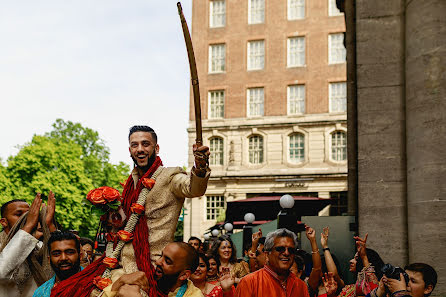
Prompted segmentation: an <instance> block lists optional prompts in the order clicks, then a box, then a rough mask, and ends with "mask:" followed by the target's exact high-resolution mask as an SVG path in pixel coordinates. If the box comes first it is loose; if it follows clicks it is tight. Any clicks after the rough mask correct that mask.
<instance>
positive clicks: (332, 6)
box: [328, 0, 342, 16]
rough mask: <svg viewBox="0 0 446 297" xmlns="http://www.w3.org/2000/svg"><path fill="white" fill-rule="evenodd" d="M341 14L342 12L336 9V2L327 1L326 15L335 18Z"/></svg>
mask: <svg viewBox="0 0 446 297" xmlns="http://www.w3.org/2000/svg"><path fill="white" fill-rule="evenodd" d="M341 14H342V12H341V11H340V10H339V9H338V8H337V7H336V0H328V15H329V16H337V15H341Z"/></svg>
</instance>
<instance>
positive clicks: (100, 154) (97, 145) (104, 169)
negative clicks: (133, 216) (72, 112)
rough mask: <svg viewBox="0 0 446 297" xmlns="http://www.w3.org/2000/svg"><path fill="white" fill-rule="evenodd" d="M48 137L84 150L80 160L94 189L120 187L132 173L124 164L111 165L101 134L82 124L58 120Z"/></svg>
mask: <svg viewBox="0 0 446 297" xmlns="http://www.w3.org/2000/svg"><path fill="white" fill-rule="evenodd" d="M46 136H48V137H50V138H52V139H57V140H58V141H61V142H65V143H71V142H74V143H76V144H78V145H79V146H80V147H81V148H82V154H81V156H80V158H81V160H82V162H83V164H84V169H85V174H86V175H87V176H88V177H89V178H91V180H92V182H93V186H94V187H101V186H110V187H115V188H116V187H119V183H120V182H123V181H124V180H125V178H126V177H127V175H128V173H129V171H130V169H129V166H128V165H127V164H125V163H123V162H120V163H119V164H118V165H113V164H110V163H109V156H110V151H109V149H108V147H107V146H106V145H105V143H104V141H103V140H102V139H101V138H100V137H99V133H98V132H96V131H94V130H92V129H90V128H87V127H83V126H82V125H81V124H80V123H73V122H71V121H64V120H62V119H57V120H56V122H55V123H54V124H53V130H52V131H51V132H49V133H47V134H46Z"/></svg>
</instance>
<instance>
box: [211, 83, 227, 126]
mask: <svg viewBox="0 0 446 297" xmlns="http://www.w3.org/2000/svg"><path fill="white" fill-rule="evenodd" d="M213 93H222V94H223V98H222V99H221V100H222V101H223V103H221V104H219V105H221V107H220V108H221V115H219V116H214V115H213V112H212V107H216V105H213V104H212V94H213ZM225 97H226V92H225V90H209V91H208V119H209V120H219V119H224V118H225V100H226V98H225ZM219 100H220V99H219Z"/></svg>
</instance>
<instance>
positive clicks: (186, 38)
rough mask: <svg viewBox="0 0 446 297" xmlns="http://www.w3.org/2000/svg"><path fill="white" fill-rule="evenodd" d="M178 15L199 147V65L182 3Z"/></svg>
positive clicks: (200, 140)
mask: <svg viewBox="0 0 446 297" xmlns="http://www.w3.org/2000/svg"><path fill="white" fill-rule="evenodd" d="M177 7H178V14H179V15H180V19H181V26H182V27H183V35H184V41H185V42H186V49H187V56H188V58H189V67H190V78H191V82H192V89H193V92H194V108H195V131H196V132H195V133H196V137H197V138H196V139H195V143H196V145H197V147H200V146H202V145H203V135H202V125H201V105H200V86H199V85H198V73H197V65H196V64H195V55H194V49H193V47H192V40H191V38H190V33H189V28H188V27H187V22H186V19H185V18H184V14H183V8H182V7H181V3H180V2H178V3H177Z"/></svg>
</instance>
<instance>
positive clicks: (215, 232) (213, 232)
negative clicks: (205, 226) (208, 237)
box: [211, 229, 220, 237]
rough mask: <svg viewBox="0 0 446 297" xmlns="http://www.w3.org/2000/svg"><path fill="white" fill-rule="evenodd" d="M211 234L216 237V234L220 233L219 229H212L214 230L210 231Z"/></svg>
mask: <svg viewBox="0 0 446 297" xmlns="http://www.w3.org/2000/svg"><path fill="white" fill-rule="evenodd" d="M211 234H212V236H215V237H217V236H218V234H220V231H218V229H214V230H212V231H211Z"/></svg>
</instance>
